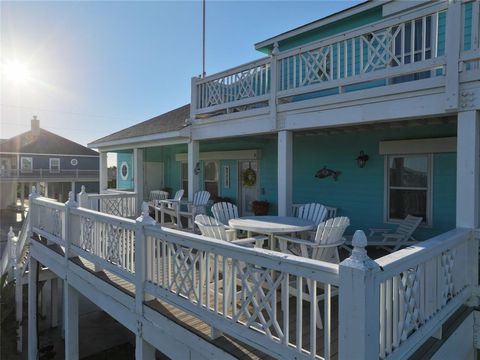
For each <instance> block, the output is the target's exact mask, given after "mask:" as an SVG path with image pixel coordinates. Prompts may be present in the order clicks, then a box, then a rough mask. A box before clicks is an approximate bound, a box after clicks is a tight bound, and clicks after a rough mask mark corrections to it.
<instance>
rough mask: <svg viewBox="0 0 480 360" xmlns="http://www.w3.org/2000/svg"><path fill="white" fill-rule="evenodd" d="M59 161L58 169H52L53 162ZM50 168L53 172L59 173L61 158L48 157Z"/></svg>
mask: <svg viewBox="0 0 480 360" xmlns="http://www.w3.org/2000/svg"><path fill="white" fill-rule="evenodd" d="M54 161H58V170H57V169H52V162H54ZM48 169H49V170H50V172H51V173H54V174H58V173H59V172H60V158H50V159H48Z"/></svg>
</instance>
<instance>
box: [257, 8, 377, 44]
mask: <svg viewBox="0 0 480 360" xmlns="http://www.w3.org/2000/svg"><path fill="white" fill-rule="evenodd" d="M385 2H386V0H382V1H372V0H366V1H363V2H361V3H359V4H357V5H354V6H350V7H348V8H346V9H344V10H341V11H337V12H335V13H333V14H330V15H327V16H325V17H323V18H320V19H318V20H314V21H312V22H310V23H307V24H304V25H301V26H298V27H296V28H294V29H291V30H288V31H285V32H283V33H281V34H278V35H275V36H273V37H271V38H268V39H266V40H263V41H260V42H258V43H256V44H255V49H256V50H259V51H263V52H266V50H267V49H270V48H271V47H273V44H274V43H275V42H280V41H283V40H285V39H288V38H290V37H292V36H297V35H299V34H301V33H304V32H307V31H311V30H312V29H317V28H319V27H321V26H324V25H326V24H330V23H332V22H335V21H337V20H340V19H342V18H344V17H346V16H351V15H353V14H358V13H360V12H362V11H364V10H366V9H369V8H371V7H376V6H379V5H382V4H383V3H385Z"/></svg>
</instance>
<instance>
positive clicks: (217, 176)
mask: <svg viewBox="0 0 480 360" xmlns="http://www.w3.org/2000/svg"><path fill="white" fill-rule="evenodd" d="M210 162H213V163H214V164H215V180H207V179H206V176H205V174H206V171H205V168H206V166H207V163H210ZM202 180H203V189H206V186H205V184H206V183H207V182H208V183H217V196H220V162H219V161H218V160H203V179H202Z"/></svg>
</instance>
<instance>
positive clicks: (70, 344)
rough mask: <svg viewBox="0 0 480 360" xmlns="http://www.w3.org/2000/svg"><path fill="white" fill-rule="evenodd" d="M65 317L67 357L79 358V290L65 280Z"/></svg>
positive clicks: (73, 359)
mask: <svg viewBox="0 0 480 360" xmlns="http://www.w3.org/2000/svg"><path fill="white" fill-rule="evenodd" d="M63 286H64V296H65V298H64V301H63V303H64V319H65V358H66V359H72V360H75V359H78V296H79V294H78V291H77V290H75V289H74V288H73V287H72V286H70V285H69V284H68V281H67V280H65V281H64V283H63Z"/></svg>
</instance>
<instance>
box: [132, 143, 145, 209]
mask: <svg viewBox="0 0 480 360" xmlns="http://www.w3.org/2000/svg"><path fill="white" fill-rule="evenodd" d="M133 186H134V191H135V196H136V201H135V206H136V209H135V210H136V212H135V214H140V213H141V211H142V202H143V149H138V148H135V149H133Z"/></svg>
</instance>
